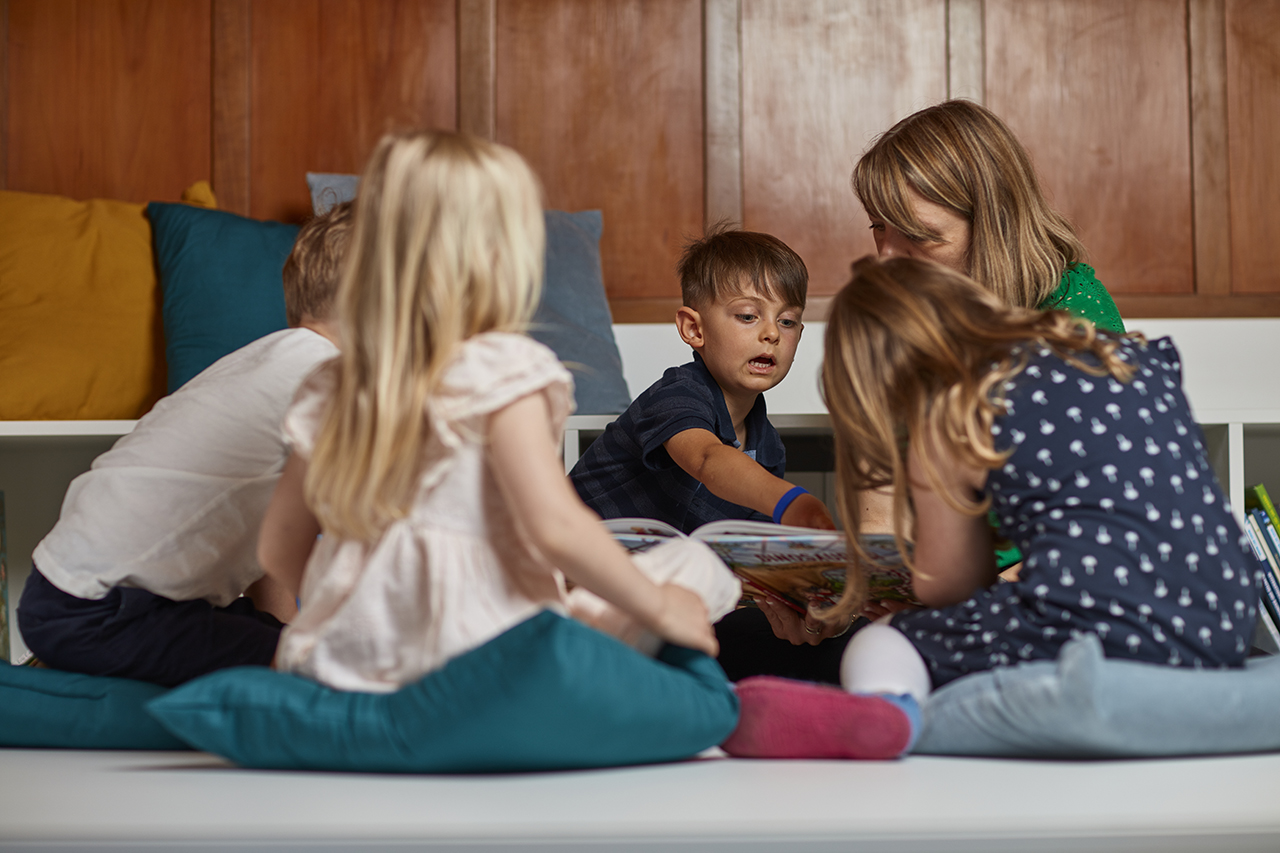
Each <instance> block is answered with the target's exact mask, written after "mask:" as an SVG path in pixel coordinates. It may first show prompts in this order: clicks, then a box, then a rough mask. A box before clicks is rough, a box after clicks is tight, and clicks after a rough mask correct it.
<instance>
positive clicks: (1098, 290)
mask: <svg viewBox="0 0 1280 853" xmlns="http://www.w3.org/2000/svg"><path fill="white" fill-rule="evenodd" d="M1036 307H1037V308H1039V309H1040V310H1041V311H1066V312H1067V313H1069V314H1074V315H1076V316H1077V317H1083V318H1084V319H1086V320H1088V321H1090V322H1091V323H1093V325H1095V326H1097V327H1098V328H1099V329H1103V330H1105V331H1108V332H1115V333H1117V334H1124V320H1121V319H1120V309H1118V308H1116V303H1115V300H1113V299H1112V298H1111V294H1110V293H1107V289H1106V288H1105V287H1103V286H1102V282H1100V281H1098V278H1097V276H1095V275H1094V274H1093V267H1091V266H1089V265H1088V264H1072V265H1071V266H1069V267H1067V271H1066V272H1064V273H1063V274H1062V282H1061V283H1060V284H1059V285H1058V289H1057V290H1055V291H1054V292H1053V293H1050V294H1049V298H1048V299H1046V300H1045V301H1044V302H1041V303H1040V304H1039V305H1038V306H1036ZM991 521H992V526H993V527H994V526H996V525H995V513H994V512H992V513H991ZM1020 562H1022V554H1021V553H1020V552H1019V551H1018V549H1017V548H1016V547H1009V548H1003V549H997V550H996V566H997V567H999V568H1000V569H1001V570H1004V569H1007V568H1009V567H1010V566H1012V565H1013V564H1014V563H1020Z"/></svg>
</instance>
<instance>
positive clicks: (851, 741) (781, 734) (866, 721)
mask: <svg viewBox="0 0 1280 853" xmlns="http://www.w3.org/2000/svg"><path fill="white" fill-rule="evenodd" d="M737 692H738V699H739V701H740V702H741V703H742V711H741V715H740V717H739V719H738V727H737V728H736V729H734V732H733V734H731V735H729V739H728V740H726V741H725V742H724V743H722V744H721V745H720V746H721V749H723V750H724V751H725V752H727V753H729V754H730V755H737V756H740V757H743V758H861V759H885V758H896V757H897V756H899V755H901V754H902V753H903V752H904V751H905V750H906V749H907V747H908V746H909V745H910V743H911V734H912V723H911V719H910V718H909V717H908V715H907V713H906V712H905V711H903V710H902V708H900V707H899V706H898V705H896V704H895V703H894V702H892V701H890V700H888V699H884V698H882V697H880V696H875V695H867V694H863V695H858V694H853V693H846V692H845V691H843V690H841V689H840V688H838V687H832V686H829V685H825V684H815V683H813V682H809V681H794V680H792V679H789V678H777V677H775V676H771V675H757V676H753V677H751V678H744V679H743V680H742V681H739V682H738V685H737Z"/></svg>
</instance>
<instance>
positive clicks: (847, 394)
mask: <svg viewBox="0 0 1280 853" xmlns="http://www.w3.org/2000/svg"><path fill="white" fill-rule="evenodd" d="M1040 346H1043V347H1047V348H1049V349H1050V350H1053V351H1054V352H1056V353H1057V354H1058V355H1059V356H1061V357H1062V358H1064V359H1065V360H1066V361H1068V362H1070V363H1071V364H1073V365H1075V366H1077V367H1079V368H1080V369H1082V370H1084V371H1086V372H1088V373H1090V374H1093V375H1097V376H1102V375H1105V374H1111V375H1112V376H1115V377H1116V378H1117V379H1119V380H1121V381H1128V379H1129V378H1130V377H1131V376H1132V374H1133V367H1132V366H1131V365H1129V364H1128V363H1127V362H1125V361H1124V360H1122V359H1121V358H1120V356H1119V354H1118V351H1117V350H1118V346H1119V341H1118V339H1117V338H1114V337H1111V336H1108V335H1099V334H1098V333H1097V331H1096V330H1095V329H1094V327H1093V325H1092V324H1091V323H1089V322H1087V321H1083V320H1080V319H1078V318H1075V317H1072V316H1071V315H1069V314H1067V313H1065V312H1062V311H1033V310H1031V309H1026V308H1012V307H1009V306H1006V305H1003V304H1001V303H1000V301H999V300H997V299H996V298H995V297H994V296H993V295H992V294H990V293H988V292H987V291H985V290H984V289H982V288H981V287H980V286H979V285H978V284H977V283H976V282H974V281H973V280H971V279H969V278H967V277H966V276H963V275H961V274H960V273H957V272H955V271H954V270H951V269H948V268H946V267H944V266H941V265H939V264H935V263H932V262H930V261H923V260H918V259H915V258H894V259H892V260H888V261H884V262H880V261H876V260H875V259H873V258H864V259H863V260H861V261H858V262H857V263H855V264H854V266H853V279H852V280H851V281H850V282H849V283H848V284H847V285H845V287H844V289H843V290H841V291H840V292H839V293H838V294H836V297H835V299H834V300H833V301H832V304H831V314H830V317H829V319H828V321H827V332H826V343H825V356H824V362H823V366H822V393H823V399H824V400H825V401H826V405H827V409H828V410H829V411H830V413H831V424H832V429H833V433H834V438H835V455H836V481H837V483H839V491H838V511H839V513H840V518H841V520H842V521H843V523H844V528H845V531H846V532H847V533H848V534H849V538H850V542H851V544H852V545H853V548H852V554H853V559H852V560H851V565H850V567H849V569H848V583H847V584H846V589H845V593H844V595H843V597H842V598H841V599H840V601H839V602H838V603H837V604H836V605H835V606H834V607H833V608H832V609H831V610H830V611H828V612H827V613H823V614H818V615H820V616H821V618H824V619H831V620H836V619H838V618H839V619H845V620H847V619H848V618H850V617H851V616H852V615H854V614H855V613H856V612H857V611H858V610H859V609H860V608H861V607H862V604H863V603H864V600H865V598H866V592H867V591H866V582H865V579H864V577H863V573H862V572H861V571H859V570H858V565H859V563H860V562H863V561H869V558H868V556H867V554H866V552H865V551H863V550H862V548H861V547H860V546H858V544H857V535H858V532H859V530H860V526H859V525H860V517H861V514H860V511H859V510H860V507H859V500H858V496H859V493H860V492H863V491H866V490H869V489H878V488H885V487H891V488H892V491H893V518H894V537H895V538H896V539H897V543H898V547H899V549H900V550H901V552H902V554H903V557H904V560H905V562H906V564H907V565H908V566H909V567H910V566H911V565H912V563H911V559H910V555H909V551H908V549H907V548H906V547H904V545H905V543H906V542H908V541H912V540H914V536H912V535H910V531H909V530H908V529H907V527H908V523H909V520H910V519H911V518H912V513H911V506H910V493H909V490H908V488H907V455H908V453H909V452H910V451H912V450H914V451H915V454H914V455H915V457H916V458H917V459H918V460H920V462H921V463H922V469H923V473H924V476H925V479H926V480H927V481H928V483H929V484H930V486H931V487H932V488H933V489H934V490H935V491H936V492H937V493H938V494H939V495H940V496H941V497H942V498H943V500H945V501H946V502H947V504H948V505H949V506H951V507H952V508H954V509H956V510H957V511H960V512H964V513H967V514H970V515H978V514H981V513H982V512H985V511H986V509H987V506H988V503H989V501H987V500H983V501H976V500H974V499H973V498H972V497H971V496H969V495H965V494H956V493H954V492H953V491H950V490H948V489H947V487H946V486H945V485H944V484H943V479H942V476H941V472H940V471H939V470H938V469H937V467H936V466H935V465H934V464H933V462H934V460H935V458H936V457H935V454H934V453H933V452H924V450H925V448H937V449H940V450H942V451H943V452H944V454H945V455H946V456H948V457H950V458H951V459H953V460H954V461H955V462H957V463H960V464H963V465H966V466H970V467H974V468H996V467H999V466H1000V465H1002V464H1004V460H1005V457H1006V455H1007V454H1006V453H1001V452H1000V451H997V450H996V449H995V444H994V438H993V436H992V432H991V427H992V423H993V422H994V420H995V418H996V416H997V415H999V414H1002V413H1003V411H1004V403H1003V401H1002V399H1001V392H1002V390H1003V384H1004V383H1005V382H1007V381H1008V380H1009V379H1010V378H1012V377H1014V376H1016V375H1018V373H1020V372H1021V371H1022V369H1023V368H1024V367H1025V366H1026V364H1027V360H1028V358H1029V356H1030V355H1031V351H1032V350H1034V349H1035V348H1037V347H1040Z"/></svg>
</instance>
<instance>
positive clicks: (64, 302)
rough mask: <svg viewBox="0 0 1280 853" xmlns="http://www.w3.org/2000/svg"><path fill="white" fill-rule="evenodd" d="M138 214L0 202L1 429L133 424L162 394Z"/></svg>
mask: <svg viewBox="0 0 1280 853" xmlns="http://www.w3.org/2000/svg"><path fill="white" fill-rule="evenodd" d="M143 209H144V205H141V204H129V203H126V202H121V201H107V200H93V201H74V200H72V199H69V198H62V197H60V196H51V195H36V194H32V193H20V192H7V191H0V222H2V223H4V227H2V228H0V376H3V380H0V420H70V419H90V420H94V419H104V420H113V419H132V418H137V417H140V416H141V415H143V414H145V413H146V411H147V410H148V409H150V408H151V405H152V404H153V403H154V402H155V401H156V400H157V399H158V398H159V397H160V396H161V395H162V394H163V393H164V387H165V368H164V343H163V341H162V340H161V331H160V329H161V325H160V304H159V297H158V295H157V290H156V273H155V265H154V263H153V261H152V256H151V226H150V224H149V223H148V222H147V219H146V217H145V216H144V215H143Z"/></svg>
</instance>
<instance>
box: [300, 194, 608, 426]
mask: <svg viewBox="0 0 1280 853" xmlns="http://www.w3.org/2000/svg"><path fill="white" fill-rule="evenodd" d="M358 182H359V176H358V175H339V174H325V173H320V172H308V173H307V186H308V187H310V189H311V205H312V208H313V209H314V211H315V212H316V213H323V212H324V211H326V210H328V209H329V208H330V207H332V206H333V205H335V204H338V203H339V202H343V201H347V200H349V199H352V198H355V195H356V187H357V184H358ZM546 226H547V266H546V283H545V286H544V287H543V292H542V302H541V303H540V304H539V305H538V310H537V311H536V312H535V313H534V316H533V323H532V325H531V327H530V329H529V334H530V336H531V337H533V338H534V340H536V341H538V342H540V343H542V344H545V345H546V346H548V347H550V348H551V349H552V351H554V352H555V354H556V355H557V356H558V357H559V359H560V360H561V361H562V362H564V364H565V366H566V367H568V368H569V369H570V370H571V371H573V374H574V384H575V389H574V397H575V401H576V403H577V411H578V414H582V415H611V414H617V413H618V412H621V411H624V410H625V409H626V408H627V406H629V405H630V404H631V395H630V393H629V392H628V390H627V382H626V380H625V379H624V378H623V376H622V356H621V355H620V354H619V353H618V344H617V342H616V341H615V340H614V337H613V317H612V315H610V313H609V300H608V299H607V298H606V297H605V292H604V277H603V275H602V274H601V269H600V235H601V234H602V233H603V231H604V218H603V216H602V215H601V213H600V211H598V210H583V211H578V212H576V213H566V212H565V211H562V210H548V211H546Z"/></svg>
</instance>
